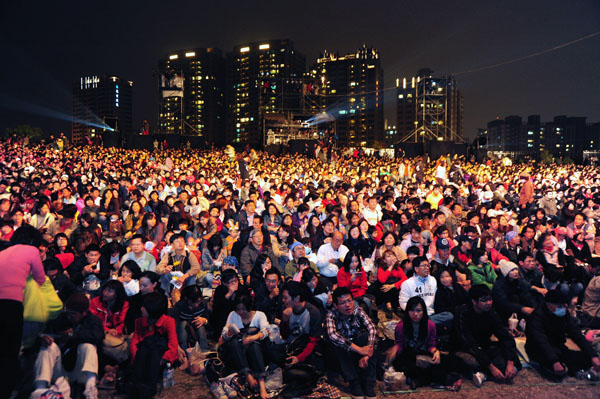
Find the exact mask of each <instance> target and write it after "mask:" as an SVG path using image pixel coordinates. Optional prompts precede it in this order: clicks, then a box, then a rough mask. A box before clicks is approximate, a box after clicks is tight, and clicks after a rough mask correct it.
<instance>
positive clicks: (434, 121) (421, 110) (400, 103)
mask: <svg viewBox="0 0 600 399" xmlns="http://www.w3.org/2000/svg"><path fill="white" fill-rule="evenodd" d="M396 117H397V123H396V125H397V127H398V137H399V139H400V140H401V141H404V142H426V141H432V140H433V141H438V140H439V141H453V142H462V141H463V139H462V135H463V102H462V95H461V93H460V91H459V90H458V89H457V87H456V81H455V79H454V77H452V76H442V77H434V76H432V71H430V70H428V69H422V70H421V71H419V73H418V76H416V77H412V78H408V79H407V78H402V79H396Z"/></svg>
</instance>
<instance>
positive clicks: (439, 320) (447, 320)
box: [429, 312, 454, 327]
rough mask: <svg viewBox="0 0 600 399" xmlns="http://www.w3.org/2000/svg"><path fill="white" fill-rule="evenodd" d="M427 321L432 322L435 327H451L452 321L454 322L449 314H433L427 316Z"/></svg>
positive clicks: (452, 316)
mask: <svg viewBox="0 0 600 399" xmlns="http://www.w3.org/2000/svg"><path fill="white" fill-rule="evenodd" d="M429 320H431V321H433V323H434V324H435V326H436V327H439V326H448V327H450V326H451V325H452V320H454V315H453V314H452V313H450V312H441V313H435V314H432V315H431V316H429Z"/></svg>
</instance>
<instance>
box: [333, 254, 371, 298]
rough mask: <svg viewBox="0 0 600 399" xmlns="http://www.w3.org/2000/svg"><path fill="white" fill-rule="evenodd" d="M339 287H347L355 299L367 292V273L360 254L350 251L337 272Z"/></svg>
mask: <svg viewBox="0 0 600 399" xmlns="http://www.w3.org/2000/svg"><path fill="white" fill-rule="evenodd" d="M337 285H338V287H347V288H349V289H350V292H352V297H353V298H354V300H359V299H361V298H362V296H363V295H365V294H366V293H367V288H368V286H367V273H366V272H365V271H364V269H363V267H362V264H361V261H360V258H359V256H358V254H357V253H356V252H354V251H348V253H347V254H346V257H345V258H344V263H343V264H342V267H341V268H340V270H339V271H338V274H337Z"/></svg>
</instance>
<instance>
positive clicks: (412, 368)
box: [386, 272, 462, 389]
mask: <svg viewBox="0 0 600 399" xmlns="http://www.w3.org/2000/svg"><path fill="white" fill-rule="evenodd" d="M446 273H447V272H446ZM426 309H427V307H426V306H425V301H423V298H421V297H418V296H414V297H412V298H410V299H409V300H408V303H407V304H406V312H405V313H404V315H403V317H402V320H401V321H400V322H399V323H398V325H397V326H396V331H395V341H394V346H392V347H391V348H390V349H389V350H388V352H387V354H386V362H387V363H388V364H394V367H395V368H396V369H397V370H401V371H404V372H405V373H406V376H407V377H409V378H410V385H411V389H415V388H416V387H417V386H420V385H423V384H424V383H426V382H437V383H440V384H446V375H447V374H448V373H447V370H446V366H442V362H441V361H442V358H441V354H440V351H439V350H438V349H437V348H436V328H435V324H434V323H433V322H432V321H431V320H429V317H428V316H427V310H426ZM444 363H446V362H445V361H444ZM452 384H455V387H457V386H460V385H462V381H461V380H460V379H455V381H452ZM454 389H457V388H454Z"/></svg>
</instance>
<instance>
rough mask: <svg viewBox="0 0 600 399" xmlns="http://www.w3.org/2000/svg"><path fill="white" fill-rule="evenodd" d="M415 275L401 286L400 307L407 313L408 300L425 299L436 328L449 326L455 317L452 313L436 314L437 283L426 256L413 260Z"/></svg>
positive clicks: (430, 317)
mask: <svg viewBox="0 0 600 399" xmlns="http://www.w3.org/2000/svg"><path fill="white" fill-rule="evenodd" d="M412 265H413V270H414V274H413V276H412V277H411V278H409V279H408V280H406V281H404V282H403V283H402V285H401V286H400V307H401V308H402V310H404V311H406V304H407V303H408V300H409V299H410V298H412V297H414V296H418V297H421V298H423V301H424V302H425V305H426V307H427V315H428V316H429V319H430V320H431V321H433V322H434V323H435V325H436V326H438V327H439V326H449V325H450V324H451V323H452V319H453V318H454V316H453V315H452V313H450V312H441V313H435V310H434V307H433V304H434V301H435V293H436V292H437V281H436V280H435V278H434V277H433V276H431V272H430V270H431V266H430V264H429V261H428V260H427V258H426V257H425V256H417V257H415V258H414V259H413V260H412Z"/></svg>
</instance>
